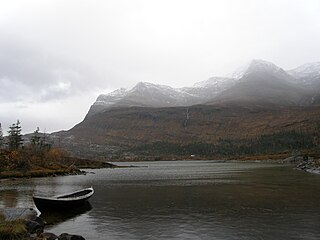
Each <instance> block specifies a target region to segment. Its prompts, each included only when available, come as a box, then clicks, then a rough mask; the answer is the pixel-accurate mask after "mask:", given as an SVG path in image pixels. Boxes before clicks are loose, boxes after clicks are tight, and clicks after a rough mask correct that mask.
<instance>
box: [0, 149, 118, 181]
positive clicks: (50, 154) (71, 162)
mask: <svg viewBox="0 0 320 240" xmlns="http://www.w3.org/2000/svg"><path fill="white" fill-rule="evenodd" d="M111 167H115V165H112V164H109V163H105V162H102V161H93V160H89V159H79V158H74V157H71V156H69V155H68V154H67V153H65V152H63V151H61V150H59V149H51V150H49V151H45V152H44V151H33V150H32V149H20V150H1V151H0V178H2V179H3V178H22V177H27V178H29V177H47V176H57V175H75V174H82V173H83V172H82V171H81V170H80V169H81V168H111Z"/></svg>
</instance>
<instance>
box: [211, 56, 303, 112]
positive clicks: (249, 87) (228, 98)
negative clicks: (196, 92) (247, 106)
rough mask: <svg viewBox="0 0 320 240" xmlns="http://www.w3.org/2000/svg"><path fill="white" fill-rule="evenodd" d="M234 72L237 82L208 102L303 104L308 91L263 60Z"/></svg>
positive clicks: (252, 62) (291, 77)
mask: <svg viewBox="0 0 320 240" xmlns="http://www.w3.org/2000/svg"><path fill="white" fill-rule="evenodd" d="M233 76H236V77H237V78H238V79H239V80H238V82H237V84H235V85H234V86H232V87H230V88H229V89H227V90H225V91H223V92H221V93H220V94H219V95H218V96H217V97H216V98H214V99H213V100H212V101H211V102H210V103H211V104H212V103H215V102H239V101H240V102H254V103H259V104H277V105H293V106H299V105H306V104H308V102H307V96H308V91H307V90H306V89H304V88H303V87H301V86H299V85H298V84H296V79H295V78H294V77H293V76H291V75H290V74H288V73H287V72H286V71H285V70H283V69H282V68H280V67H278V66H276V65H274V64H273V63H270V62H266V61H263V60H252V61H251V62H250V64H248V65H247V66H246V67H245V68H244V69H243V70H242V71H238V72H236V73H235V74H233Z"/></svg>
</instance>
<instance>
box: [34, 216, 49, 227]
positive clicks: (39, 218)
mask: <svg viewBox="0 0 320 240" xmlns="http://www.w3.org/2000/svg"><path fill="white" fill-rule="evenodd" d="M33 221H35V222H37V223H39V225H40V226H41V227H43V228H44V226H45V225H46V224H47V223H46V221H45V220H44V219H42V218H41V217H36V218H35V219H33Z"/></svg>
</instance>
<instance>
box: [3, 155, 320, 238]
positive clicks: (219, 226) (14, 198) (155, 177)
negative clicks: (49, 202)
mask: <svg viewBox="0 0 320 240" xmlns="http://www.w3.org/2000/svg"><path fill="white" fill-rule="evenodd" d="M121 164H125V163H121ZM130 164H132V163H128V164H126V165H130ZM134 165H135V166H140V167H137V168H119V169H100V170H88V171H90V172H94V174H87V175H86V176H67V177H55V178H38V179H27V180H15V181H12V180H4V181H0V184H1V187H0V207H16V206H18V207H19V206H20V207H26V206H28V207H29V206H33V202H32V198H31V196H32V194H46V195H55V194H60V193H65V192H69V191H74V190H78V189H81V188H85V187H88V186H91V185H92V186H93V187H94V189H95V195H94V196H93V197H92V198H91V199H90V203H91V206H89V207H87V208H86V209H82V210H79V212H77V213H72V214H66V215H64V216H63V218H58V219H56V220H55V223H54V224H53V225H51V226H48V227H47V228H46V230H47V231H50V232H53V233H56V234H60V233H63V232H68V233H73V234H80V235H82V236H84V237H85V238H86V239H111V240H115V239H117V240H118V239H121V240H122V239H228V240H229V239H272V240H275V239H299V240H300V239H317V240H318V239H320V175H313V174H307V173H304V172H302V171H298V170H293V169H292V167H291V166H282V165H277V164H265V163H217V162H212V161H211V162H210V161H177V162H140V163H134Z"/></svg>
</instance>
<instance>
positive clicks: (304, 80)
mask: <svg viewBox="0 0 320 240" xmlns="http://www.w3.org/2000/svg"><path fill="white" fill-rule="evenodd" d="M288 73H289V74H290V75H291V76H293V78H294V81H295V83H296V84H298V85H301V86H305V87H310V88H316V89H319V88H320V62H315V63H306V64H303V65H301V66H299V67H297V68H295V69H292V70H290V71H288ZM316 89H314V90H316ZM319 90H320V89H319Z"/></svg>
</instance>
